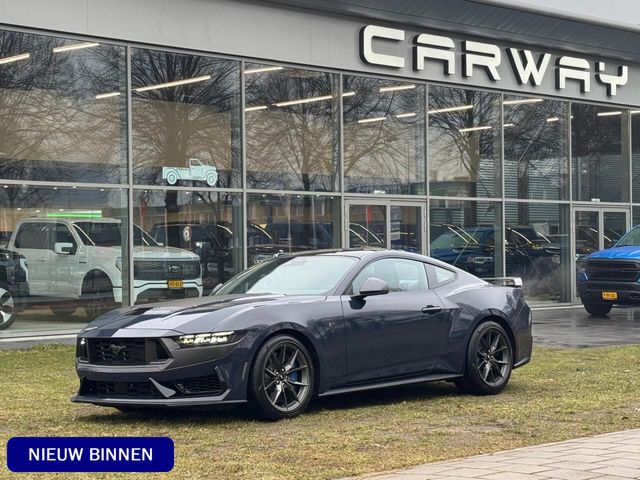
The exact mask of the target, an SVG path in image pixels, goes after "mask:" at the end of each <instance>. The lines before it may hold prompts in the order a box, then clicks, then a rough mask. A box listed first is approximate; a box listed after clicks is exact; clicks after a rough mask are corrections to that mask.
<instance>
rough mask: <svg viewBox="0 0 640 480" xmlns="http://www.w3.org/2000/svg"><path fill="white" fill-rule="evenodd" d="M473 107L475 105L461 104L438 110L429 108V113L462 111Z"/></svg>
mask: <svg viewBox="0 0 640 480" xmlns="http://www.w3.org/2000/svg"><path fill="white" fill-rule="evenodd" d="M472 108H473V105H460V106H459V107H447V108H438V109H436V110H429V113H430V114H433V113H448V112H460V111H462V110H470V109H472Z"/></svg>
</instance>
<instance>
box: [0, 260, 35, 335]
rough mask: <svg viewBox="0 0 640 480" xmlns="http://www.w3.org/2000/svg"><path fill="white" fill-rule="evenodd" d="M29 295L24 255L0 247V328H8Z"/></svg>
mask: <svg viewBox="0 0 640 480" xmlns="http://www.w3.org/2000/svg"><path fill="white" fill-rule="evenodd" d="M28 296H29V283H28V273H27V261H26V259H25V257H24V255H22V254H20V253H18V252H15V251H13V250H9V249H6V248H0V330H3V329H5V328H9V327H10V326H11V325H12V324H13V322H15V320H16V317H17V315H18V314H19V313H20V312H21V311H22V310H23V309H24V305H25V302H26V299H27V297H28Z"/></svg>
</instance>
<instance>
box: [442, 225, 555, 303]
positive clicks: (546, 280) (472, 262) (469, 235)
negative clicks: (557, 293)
mask: <svg viewBox="0 0 640 480" xmlns="http://www.w3.org/2000/svg"><path fill="white" fill-rule="evenodd" d="M434 230H435V231H437V232H441V233H440V235H438V236H437V237H435V239H434V241H433V242H432V243H431V255H432V256H433V257H434V258H437V259H438V260H442V261H444V262H447V263H451V264H452V265H455V266H457V267H459V268H462V269H463V270H466V271H468V272H469V273H472V274H473V275H477V276H478V277H481V278H491V277H494V276H495V254H494V250H495V232H496V229H495V228H494V227H493V226H471V227H459V226H456V225H437V226H435V228H433V227H432V231H434ZM505 240H506V241H505V257H506V258H505V267H506V273H507V275H509V276H517V277H522V279H523V280H525V281H526V285H527V288H528V289H529V290H530V291H529V292H528V293H531V294H538V293H541V292H543V291H544V290H553V289H554V288H555V285H556V282H555V281H554V278H555V275H557V272H558V267H559V266H560V249H559V248H558V246H557V245H554V244H553V243H552V242H551V241H550V240H549V239H548V238H547V237H545V236H544V235H542V234H540V233H539V232H537V231H535V230H534V229H533V228H532V227H530V226H507V227H506V228H505Z"/></svg>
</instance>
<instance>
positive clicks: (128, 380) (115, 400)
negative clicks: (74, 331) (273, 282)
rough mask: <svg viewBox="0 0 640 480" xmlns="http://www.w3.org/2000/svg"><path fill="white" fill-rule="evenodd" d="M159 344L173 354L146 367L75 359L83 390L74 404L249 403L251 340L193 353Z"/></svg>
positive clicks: (195, 349) (167, 341) (172, 344)
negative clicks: (249, 353) (249, 351)
mask: <svg viewBox="0 0 640 480" xmlns="http://www.w3.org/2000/svg"><path fill="white" fill-rule="evenodd" d="M146 338H149V337H146ZM115 339H116V337H114V340H115ZM87 340H91V339H90V338H88V339H87ZM155 340H158V341H160V342H162V344H163V345H164V348H165V349H166V350H167V351H168V352H169V358H168V359H165V360H158V361H153V362H151V363H147V364H141V365H103V364H97V363H89V362H88V361H84V360H80V359H76V371H77V374H78V377H79V378H80V388H79V391H78V394H77V395H75V396H73V397H72V398H71V401H73V402H82V403H92V404H95V405H103V406H145V405H146V406H163V407H186V406H198V405H213V404H235V403H244V402H246V391H247V375H248V371H249V362H248V359H249V358H250V356H249V355H248V345H251V340H252V339H251V335H249V334H247V335H245V336H244V337H243V338H242V339H241V340H240V341H239V342H237V343H235V344H232V345H226V346H225V345H221V346H209V347H190V348H180V347H179V346H178V345H177V344H176V343H175V342H174V341H173V339H172V338H170V337H163V338H159V339H155Z"/></svg>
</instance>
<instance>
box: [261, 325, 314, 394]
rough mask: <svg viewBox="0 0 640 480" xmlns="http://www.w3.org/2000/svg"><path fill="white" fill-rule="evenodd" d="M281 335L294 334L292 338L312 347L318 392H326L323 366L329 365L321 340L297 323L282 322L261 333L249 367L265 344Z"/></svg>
mask: <svg viewBox="0 0 640 480" xmlns="http://www.w3.org/2000/svg"><path fill="white" fill-rule="evenodd" d="M279 334H283V335H286V334H292V336H294V337H296V338H299V339H300V340H301V341H302V343H303V344H305V346H306V347H307V349H309V348H308V347H311V349H312V351H310V352H309V353H310V355H311V356H312V357H313V361H314V366H315V369H314V370H315V375H316V379H315V384H316V386H317V387H318V391H324V390H325V389H326V388H325V389H321V386H322V385H323V381H322V380H323V378H322V373H323V368H322V366H323V365H325V366H326V365H327V363H326V360H327V358H326V355H325V354H324V350H323V348H322V346H321V344H320V342H319V339H318V338H317V337H316V335H314V334H313V332H311V331H310V330H309V329H308V328H306V327H304V326H303V325H300V324H298V323H295V322H281V323H277V324H274V325H270V326H269V327H267V328H265V329H264V330H262V331H261V332H260V335H259V336H258V337H257V338H256V340H255V342H254V347H253V351H252V352H251V365H250V366H249V367H253V361H254V360H255V357H256V354H257V352H258V349H259V348H260V347H261V346H262V345H264V344H265V342H267V341H268V340H269V338H271V337H274V336H275V335H279Z"/></svg>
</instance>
